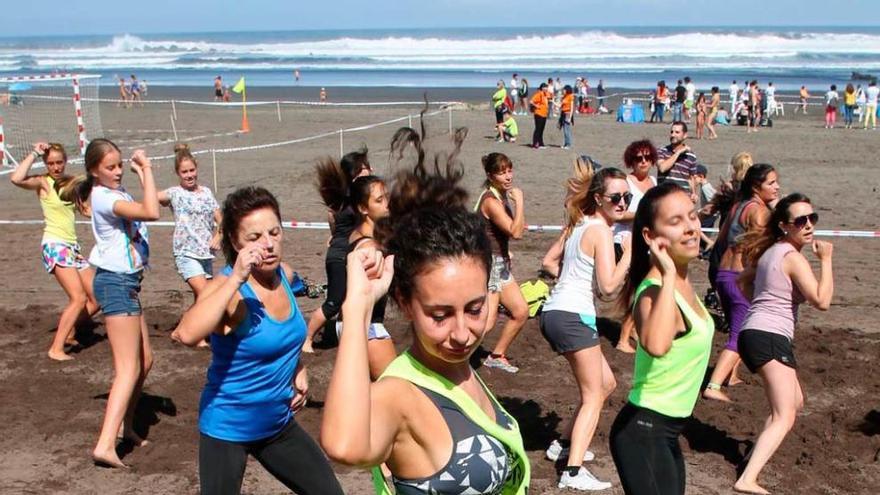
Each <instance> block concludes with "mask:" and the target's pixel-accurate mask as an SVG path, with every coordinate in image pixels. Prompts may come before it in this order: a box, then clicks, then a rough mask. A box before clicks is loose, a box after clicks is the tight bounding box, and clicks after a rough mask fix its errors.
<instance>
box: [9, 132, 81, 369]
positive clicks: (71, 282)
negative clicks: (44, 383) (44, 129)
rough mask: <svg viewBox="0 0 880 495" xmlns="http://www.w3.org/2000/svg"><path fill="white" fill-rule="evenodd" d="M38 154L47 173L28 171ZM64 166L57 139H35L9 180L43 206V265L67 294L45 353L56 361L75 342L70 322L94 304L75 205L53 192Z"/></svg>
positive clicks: (64, 358)
mask: <svg viewBox="0 0 880 495" xmlns="http://www.w3.org/2000/svg"><path fill="white" fill-rule="evenodd" d="M38 157H39V158H42V160H43V164H44V165H45V167H46V170H47V173H45V174H41V175H28V172H29V171H30V169H31V167H32V166H33V164H34V162H35V161H36V159H37V158H38ZM66 166H67V152H66V151H64V146H62V145H60V144H58V143H51V144H50V143H42V142H41V143H36V144H34V150H33V151H32V152H31V153H28V155H27V156H26V157H24V158H22V160H21V162H19V164H18V167H16V169H15V170H14V171H13V172H12V175H11V176H10V178H9V179H10V181H11V182H12V183H13V184H15V185H16V186H18V187H20V188H22V189H27V190H29V191H35V192H36V193H37V197H38V198H39V200H40V207H41V208H42V210H43V219H44V221H45V222H46V227H45V229H44V230H43V240H42V253H43V267H44V268H45V269H46V271H47V272H49V273H51V274H52V275H54V276H55V280H57V281H58V285H60V286H61V288H62V289H64V292H65V293H66V294H67V299H68V300H67V306H65V307H64V309H63V310H62V311H61V316H60V317H59V318H58V329H57V330H56V332H55V337H54V338H53V339H52V344H51V346H50V347H49V351H48V352H47V354H48V355H49V357H50V358H52V359H54V360H56V361H68V360H71V359H73V357H72V356H70V355H69V354H67V353H66V352H65V351H64V346H65V345H68V344H74V345H75V344H77V342H76V340H74V337H73V332H74V325H75V324H76V321H77V319H79V317H80V316H81V315H82V314H83V311H85V312H86V313H87V314H88V315H93V314H95V313H96V312H97V311H98V304H97V303H96V302H95V296H94V294H92V279H94V277H95V272H94V271H93V270H92V269H91V268H89V264H88V262H86V260H85V258H84V257H83V256H82V254H80V248H79V243H78V242H77V239H76V225H75V222H74V220H75V209H76V207H75V206H74V204H73V203H67V202H65V201H62V200H61V198H59V197H58V193H57V192H56V185H55V184H56V181H57V182H58V183H59V186H60V185H61V183H63V182H64V181H66V180H67V179H68V177H67V176H65V175H64V169H65V167H66Z"/></svg>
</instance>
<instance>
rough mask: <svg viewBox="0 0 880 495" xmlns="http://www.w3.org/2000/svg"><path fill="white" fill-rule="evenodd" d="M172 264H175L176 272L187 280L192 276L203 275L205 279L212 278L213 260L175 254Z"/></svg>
mask: <svg viewBox="0 0 880 495" xmlns="http://www.w3.org/2000/svg"><path fill="white" fill-rule="evenodd" d="M174 264H175V265H177V273H179V274H180V276H181V277H183V281H184V282H185V281H187V280H189V279H191V278H193V277H199V276H203V277H205V278H207V279H209V280H210V279H211V278H214V260H213V259H211V258H208V259H198V258H190V257H189V256H186V255H181V256H175V257H174Z"/></svg>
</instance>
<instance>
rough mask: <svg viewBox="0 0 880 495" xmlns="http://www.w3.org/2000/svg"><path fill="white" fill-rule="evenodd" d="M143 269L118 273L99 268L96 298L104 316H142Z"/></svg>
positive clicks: (95, 283) (95, 287)
mask: <svg viewBox="0 0 880 495" xmlns="http://www.w3.org/2000/svg"><path fill="white" fill-rule="evenodd" d="M143 279H144V272H143V270H141V271H139V272H137V273H116V272H111V271H107V270H104V269H103V268H98V269H97V273H95V282H94V289H95V298H96V299H97V300H98V304H99V305H100V306H101V310H102V311H103V312H104V316H140V315H141V313H142V311H141V299H140V292H141V281H142V280H143Z"/></svg>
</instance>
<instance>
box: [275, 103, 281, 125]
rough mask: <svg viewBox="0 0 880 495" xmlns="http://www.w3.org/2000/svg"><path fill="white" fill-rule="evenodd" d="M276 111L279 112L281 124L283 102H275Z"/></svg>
mask: <svg viewBox="0 0 880 495" xmlns="http://www.w3.org/2000/svg"><path fill="white" fill-rule="evenodd" d="M275 109H276V110H278V122H281V102H280V101H279V100H275Z"/></svg>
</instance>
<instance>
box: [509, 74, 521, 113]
mask: <svg viewBox="0 0 880 495" xmlns="http://www.w3.org/2000/svg"><path fill="white" fill-rule="evenodd" d="M507 95H508V96H509V97H510V103H511V105H510V111H511V112H515V111H516V102H517V101H518V100H519V75H518V74H517V73H515V72H514V73H513V77H511V78H510V90H509V91H508V92H507Z"/></svg>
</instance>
